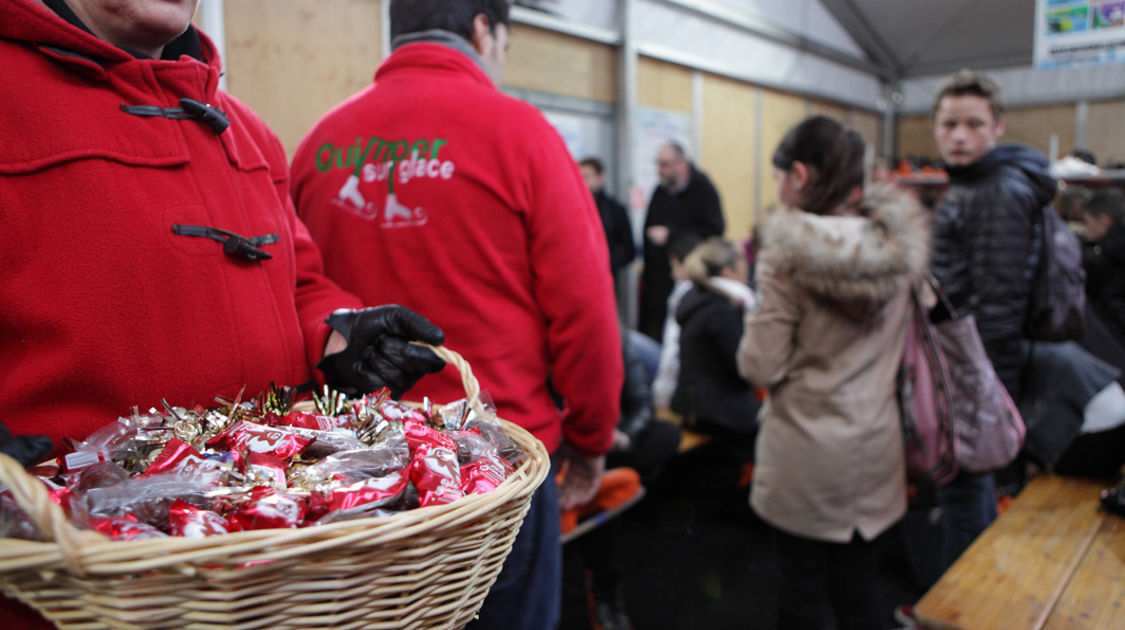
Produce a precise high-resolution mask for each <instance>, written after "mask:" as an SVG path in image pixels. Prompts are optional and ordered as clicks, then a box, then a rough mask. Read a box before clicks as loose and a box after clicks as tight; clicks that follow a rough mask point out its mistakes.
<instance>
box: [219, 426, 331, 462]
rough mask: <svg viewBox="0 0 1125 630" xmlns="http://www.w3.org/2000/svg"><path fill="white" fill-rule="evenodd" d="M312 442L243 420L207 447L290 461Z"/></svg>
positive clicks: (275, 428) (286, 432) (276, 428)
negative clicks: (265, 455)
mask: <svg viewBox="0 0 1125 630" xmlns="http://www.w3.org/2000/svg"><path fill="white" fill-rule="evenodd" d="M310 442H312V440H310V439H308V438H303V437H300V436H298V435H295V434H294V433H293V432H292V431H286V430H283V429H281V428H279V427H267V426H265V425H264V424H258V423H256V422H250V421H249V420H243V421H241V422H239V423H238V424H235V425H233V426H231V427H230V428H229V429H227V430H226V431H224V432H222V433H220V434H219V435H217V436H215V437H214V438H212V439H211V440H208V442H207V446H209V447H212V448H222V449H226V450H231V451H242V452H255V453H265V454H267V455H273V456H274V457H277V458H280V459H289V458H291V457H294V456H296V455H299V454H301V453H302V452H303V451H304V450H305V449H306V448H307V447H308V445H309V443H310Z"/></svg>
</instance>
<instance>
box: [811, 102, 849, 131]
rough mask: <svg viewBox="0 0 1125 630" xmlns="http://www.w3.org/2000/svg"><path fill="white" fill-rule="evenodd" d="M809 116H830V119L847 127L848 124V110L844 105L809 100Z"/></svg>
mask: <svg viewBox="0 0 1125 630" xmlns="http://www.w3.org/2000/svg"><path fill="white" fill-rule="evenodd" d="M808 115H809V116H828V117H829V118H835V119H836V120H838V121H840V122H841V123H843V124H845V125H846V124H848V108H846V107H844V106H842V105H835V104H833V103H825V102H823V101H814V100H812V99H809V105H808Z"/></svg>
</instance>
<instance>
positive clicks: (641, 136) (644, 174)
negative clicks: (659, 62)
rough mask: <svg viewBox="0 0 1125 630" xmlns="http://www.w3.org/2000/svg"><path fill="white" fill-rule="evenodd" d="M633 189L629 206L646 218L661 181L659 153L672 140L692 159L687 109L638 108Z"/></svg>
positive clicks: (635, 213)
mask: <svg viewBox="0 0 1125 630" xmlns="http://www.w3.org/2000/svg"><path fill="white" fill-rule="evenodd" d="M633 120H634V121H635V122H634V125H635V127H634V133H633V189H632V190H631V191H630V194H629V208H630V209H631V210H633V216H637V215H638V214H639V215H640V217H641V221H642V222H643V220H644V210H645V209H646V208H648V200H649V197H651V196H652V191H653V189H655V188H656V184H657V183H658V182H659V181H660V176H659V175H658V174H657V172H656V152H657V151H659V150H660V147H662V146H664V145H665V144H668V143H669V142H678V143H680V145H681V146H683V147H684V152H685V153H687V155H688V157H689V158H691V157H692V155H693V153H692V141H691V138H692V118H691V114H689V113H687V112H677V111H672V110H667V109H656V108H652V107H638V108H637V109H636V112H635V114H634V117H633Z"/></svg>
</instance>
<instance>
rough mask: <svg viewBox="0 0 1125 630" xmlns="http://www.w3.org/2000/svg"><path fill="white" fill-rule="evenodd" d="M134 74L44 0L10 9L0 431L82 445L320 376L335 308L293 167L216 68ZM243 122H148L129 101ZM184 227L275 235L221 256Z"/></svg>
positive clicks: (1, 230) (131, 64)
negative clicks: (292, 179)
mask: <svg viewBox="0 0 1125 630" xmlns="http://www.w3.org/2000/svg"><path fill="white" fill-rule="evenodd" d="M202 48H203V52H204V58H205V59H206V63H204V62H201V61H199V60H196V59H193V58H190V57H187V56H184V57H181V58H180V59H179V60H176V61H162V60H138V59H134V58H133V57H131V56H130V55H128V54H126V53H125V52H123V51H122V50H120V49H117V48H115V47H113V46H111V45H109V44H107V43H105V42H102V41H100V40H98V39H97V38H95V37H94V36H92V35H89V34H88V33H85V32H83V31H82V30H80V29H78V28H75V27H73V26H71V25H69V24H67V23H66V22H64V21H63V20H62V19H60V18H58V17H57V16H55V15H54V14H53V13H50V12H49V11H48V10H47V9H46V8H44V7H43V6H42V5H40V4H38V3H36V2H34V1H32V0H6V1H5V2H3V3H0V59H3V60H4V62H3V63H2V64H0V102H2V103H3V104H4V105H3V107H0V147H3V150H2V151H0V251H2V252H3V254H2V256H3V258H2V263H0V269H2V272H0V420H3V421H4V422H6V423H7V424H8V425H9V426H10V427H11V429H12V432H13V433H16V434H20V433H46V434H47V435H49V436H51V437H52V438H54V439H55V440H56V444H57V443H58V440H59V439H60V438H62V437H65V436H70V437H75V438H82V437H85V436H86V435H87V434H88V433H89V432H90V431H92V430H94V429H96V428H98V427H101V426H103V425H105V424H109V423H111V422H113V421H114V420H115V419H116V418H117V417H118V416H119V415H126V414H128V413H129V412H130V409H131V408H132V407H133V406H134V405H137V406H139V407H140V408H141V410H145V409H148V408H149V407H152V406H156V407H159V406H160V403H161V399H167V400H168V402H170V403H172V404H176V405H193V404H196V403H198V404H203V405H208V404H212V403H213V401H214V397H215V395H216V394H224V395H235V394H237V393H238V392H239V390H240V389H241V388H242V387H243V386H245V387H246V392H247V393H248V394H256V393H258V392H259V391H261V390H262V389H264V388H265V387H266V386H268V384H269V382H270V381H276V382H277V383H279V384H298V383H302V382H305V381H308V380H309V379H310V378H311V377H312V372H313V370H312V368H311V367H310V366H311V365H312V364H313V363H314V362H315V361H316V360H317V359H319V357H320V354H321V351H322V349H323V347H324V340H325V338H326V336H327V333H328V328H327V326H326V325H325V324H323V320H324V318H325V317H326V316H327V315H328V314H329V313H331V311H332V310H334V309H336V308H339V307H358V306H360V303H359V302H358V300H356V299H355V297H354V296H352V295H350V294H348V293H346V292H344V291H343V290H341V289H340V288H339V287H338V286H336V285H335V284H333V283H331V282H330V281H328V280H327V279H326V278H325V277H324V276H323V275H322V267H321V261H320V256H319V253H318V252H317V249H316V246H315V245H314V244H313V242H312V241H311V239H310V238H309V236H308V233H307V231H306V230H305V228H304V226H302V225H301V223H300V222H299V221H298V220H297V218H296V215H295V213H294V212H293V209H292V204H291V202H290V200H289V196H288V177H287V168H286V163H285V154H284V151H283V150H282V148H281V145H280V143H279V142H278V140H277V139H276V137H275V136H274V135H273V134H272V133H271V132H270V131H269V129H268V128H267V127H266V126H265V124H264V123H262V121H261V120H259V119H258V118H257V117H256V116H255V115H254V114H253V113H252V112H251V111H250V110H249V109H248V108H246V107H245V106H244V105H242V104H241V103H239V102H237V101H235V100H234V99H233V98H231V97H230V96H229V95H227V94H224V93H222V92H219V91H218V89H217V85H218V78H219V67H220V66H219V60H218V58H217V56H216V54H215V52H214V48H213V46H212V45H211V42H210V41H208V40H206V38H204V40H203V42H202ZM180 97H189V98H192V99H195V100H198V101H201V102H204V103H211V104H214V105H215V106H217V107H219V108H220V109H222V110H223V111H224V112H226V114H227V115H228V116H229V118H230V121H231V124H230V127H229V128H227V129H226V130H225V131H223V132H222V133H221V134H219V135H216V133H215V132H214V131H212V130H211V129H210V128H209V127H207V126H206V125H205V124H202V123H200V122H199V121H197V120H172V119H168V118H163V117H140V116H136V115H131V114H129V113H126V112H125V111H123V110H122V105H152V106H159V107H165V108H171V107H178V106H179V105H180V103H179V99H180ZM174 223H178V224H187V225H203V226H211V227H217V228H221V229H224V230H229V231H231V232H235V233H238V234H241V235H244V236H248V237H252V236H259V235H263V234H267V233H275V234H277V235H279V237H280V240H279V242H278V243H276V244H273V245H265V246H263V247H262V249H263V250H265V251H266V252H268V253H270V254H272V255H273V258H272V259H271V260H265V261H259V262H250V261H246V260H240V259H234V258H230V257H228V256H225V255H223V253H222V244H221V243H218V242H216V241H213V240H210V239H207V238H196V237H188V236H177V235H176V234H173V232H172V225H173V224H174Z"/></svg>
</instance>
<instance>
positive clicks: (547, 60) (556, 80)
mask: <svg viewBox="0 0 1125 630" xmlns="http://www.w3.org/2000/svg"><path fill="white" fill-rule="evenodd" d="M510 42H511V45H510V47H509V48H508V64H507V68H506V69H505V71H504V84H505V85H510V86H513V87H520V88H526V89H530V90H537V91H540V92H550V93H553V94H562V95H565V96H574V97H577V98H584V99H589V100H595V101H606V102H612V101H615V100H617V67H616V62H615V58H616V49H615V48H614V47H613V46H610V45H608V44H599V43H597V42H592V41H588V40H584V39H579V38H577V37H571V36H569V35H563V34H561V33H555V32H552V31H547V30H544V29H541V28H535V27H533V26H527V25H525V24H517V23H513V24H512V30H511V38H510Z"/></svg>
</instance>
